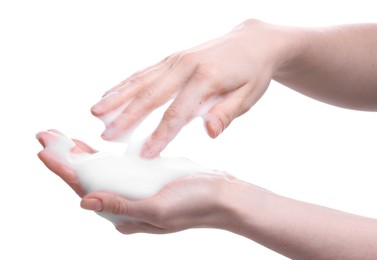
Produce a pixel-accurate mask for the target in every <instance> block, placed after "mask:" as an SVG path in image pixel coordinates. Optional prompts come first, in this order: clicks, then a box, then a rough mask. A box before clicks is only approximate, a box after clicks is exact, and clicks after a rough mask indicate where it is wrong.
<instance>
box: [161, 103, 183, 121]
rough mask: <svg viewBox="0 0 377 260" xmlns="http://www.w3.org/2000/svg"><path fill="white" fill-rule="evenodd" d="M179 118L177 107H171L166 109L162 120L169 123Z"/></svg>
mask: <svg viewBox="0 0 377 260" xmlns="http://www.w3.org/2000/svg"><path fill="white" fill-rule="evenodd" d="M178 117H179V110H178V108H177V106H175V105H171V106H170V107H169V108H168V109H166V111H165V113H164V115H163V117H162V119H163V120H166V121H170V120H173V119H176V118H178Z"/></svg>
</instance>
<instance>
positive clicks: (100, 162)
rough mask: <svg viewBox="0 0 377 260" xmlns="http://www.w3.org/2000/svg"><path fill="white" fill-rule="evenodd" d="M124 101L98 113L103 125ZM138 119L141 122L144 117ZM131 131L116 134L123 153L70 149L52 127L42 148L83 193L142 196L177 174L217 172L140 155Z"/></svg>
mask: <svg viewBox="0 0 377 260" xmlns="http://www.w3.org/2000/svg"><path fill="white" fill-rule="evenodd" d="M215 102H216V99H211V100H209V101H208V102H207V104H204V105H203V106H202V107H201V109H200V111H198V113H199V115H201V116H204V115H205V114H206V113H207V112H208V110H209V109H210V107H211V106H212V105H213V104H214V103H215ZM127 105H128V104H123V105H121V106H120V107H118V108H117V109H115V110H113V111H112V112H110V113H107V114H106V115H104V116H102V117H101V118H100V119H101V120H102V121H103V122H104V124H105V127H107V126H108V125H109V124H110V123H111V122H112V121H113V120H114V119H115V118H117V117H118V116H119V115H120V113H121V112H122V111H123V110H124V109H125V108H126V107H127ZM168 105H169V104H166V105H165V107H164V106H163V107H161V108H160V109H158V110H157V111H154V114H156V113H159V112H158V111H160V112H161V111H162V110H165V108H166V106H168ZM152 114H153V113H152ZM199 115H198V116H199ZM151 118H153V116H151V115H149V116H148V119H149V120H151ZM158 118H161V116H158ZM142 121H143V124H145V120H142ZM140 123H141V122H140ZM135 128H136V127H135ZM135 128H134V129H133V130H135ZM147 129H148V131H150V129H154V128H151V127H150V126H149V127H147ZM141 130H143V129H141ZM138 131H139V132H140V128H138ZM132 132H133V131H128V133H126V134H125V135H124V136H122V137H121V138H120V139H121V140H122V141H126V142H127V143H128V149H127V152H126V153H125V154H123V155H115V154H110V153H105V152H97V153H94V154H88V153H81V154H77V153H72V152H71V150H72V148H73V147H74V146H75V143H74V142H73V141H72V140H71V139H69V138H68V137H66V136H64V135H63V134H59V133H57V132H53V131H49V133H50V134H51V135H53V136H54V137H55V138H54V140H53V141H50V142H48V143H47V144H46V147H45V150H47V151H49V152H51V153H53V154H55V157H56V158H58V160H60V163H62V164H64V165H66V166H67V167H68V168H70V169H72V170H73V171H74V172H75V174H76V176H77V178H78V181H79V183H80V185H81V187H82V188H83V189H84V192H85V193H92V192H96V191H109V192H114V193H117V194H120V195H122V196H125V197H127V198H130V199H142V198H146V197H149V196H152V195H154V194H156V193H157V192H158V191H159V190H160V189H161V188H162V187H164V186H165V185H166V184H168V183H169V182H171V181H173V180H175V179H178V178H181V177H185V176H192V175H198V174H219V173H218V172H217V171H213V170H210V169H207V168H204V167H202V166H199V165H197V164H195V163H193V162H192V161H190V160H188V159H184V158H162V157H157V158H155V159H152V160H146V159H142V158H140V156H139V154H140V150H141V147H142V143H143V142H141V141H137V142H136V141H135V139H137V138H135V137H132V142H131V138H130V137H131V134H132ZM141 132H142V131H141ZM149 134H150V132H149V133H148V135H149ZM125 136H126V137H127V138H125ZM144 136H145V134H144ZM144 139H145V138H143V139H141V140H144ZM139 140H140V138H139ZM117 141H119V139H118V140H117ZM100 215H101V216H102V217H105V218H107V219H109V220H110V221H112V222H113V223H117V222H118V221H119V220H122V219H123V220H124V219H127V220H128V221H129V220H130V219H129V218H124V217H119V216H114V215H111V214H103V213H100ZM134 221H135V220H134Z"/></svg>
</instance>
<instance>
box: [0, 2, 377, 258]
mask: <svg viewBox="0 0 377 260" xmlns="http://www.w3.org/2000/svg"><path fill="white" fill-rule="evenodd" d="M344 2H347V3H344ZM373 6H375V5H374V4H373V1H362V0H357V1H356V0H355V1H310V2H309V1H289V0H286V1H278V0H276V1H272V0H269V1H268V0H264V1H254V0H248V1H241V0H232V1H203V0H202V1H196V0H195V1H194V0H191V1H185V2H183V1H153V0H150V1H147V0H141V1H140V0H139V1H93V0H91V1H67V0H66V1H17V0H15V1H3V0H1V1H0V88H1V92H0V94H1V101H0V110H1V119H2V123H1V125H2V127H1V130H0V131H1V135H0V138H1V140H0V141H1V142H0V145H1V150H0V151H1V164H0V167H1V168H0V174H1V176H2V177H1V182H0V192H1V196H0V198H1V208H0V210H1V222H0V239H1V241H2V243H1V250H0V259H31V258H32V259H80V258H84V259H151V258H154V257H155V258H157V259H161V258H164V259H193V258H195V259H206V258H208V259H214V258H220V257H221V258H222V259H226V258H228V259H229V258H232V259H284V258H283V257H282V256H280V255H278V254H275V253H274V252H271V251H270V250H268V249H266V248H264V247H262V246H260V245H258V244H256V243H254V242H253V241H250V240H248V239H246V238H243V237H240V236H237V235H234V234H232V233H228V232H225V231H221V230H209V229H197V230H188V231H184V232H180V233H175V234H169V235H162V236H161V235H159V236H158V235H148V234H137V235H131V236H125V235H121V234H120V233H118V232H117V231H116V230H115V229H114V228H113V227H112V225H111V223H109V222H107V221H105V220H103V219H101V218H99V217H98V216H96V215H95V214H94V213H92V212H88V211H84V210H82V209H80V207H79V201H80V200H79V198H78V197H77V196H76V195H75V194H74V193H73V192H72V191H71V190H70V189H69V188H68V186H67V185H65V184H64V183H63V182H62V181H61V180H60V179H59V178H57V177H56V176H55V175H54V174H52V173H51V172H50V171H49V170H47V168H45V166H44V165H43V164H42V163H41V162H40V161H39V160H38V158H37V156H36V154H37V152H38V151H39V150H40V149H41V147H40V145H39V143H38V142H37V140H36V139H35V138H34V135H35V133H36V132H38V131H40V130H45V129H50V128H56V129H59V130H61V131H63V132H64V133H66V134H68V135H70V136H73V137H76V138H80V139H83V140H84V141H87V142H88V143H89V144H91V145H93V146H94V147H97V148H106V147H108V146H109V145H108V144H105V142H104V141H102V140H101V139H100V138H99V135H100V134H101V131H102V130H103V126H102V124H101V122H100V121H99V120H97V119H95V118H94V117H92V116H91V114H90V112H89V109H90V107H91V105H93V104H94V103H95V102H96V101H97V100H98V99H99V98H100V96H101V95H102V93H103V92H104V91H105V90H106V89H108V88H110V87H112V86H113V85H114V84H116V83H118V82H119V81H120V80H122V79H124V78H125V77H127V76H128V75H129V74H131V73H133V72H134V71H136V70H138V69H141V68H143V67H145V66H147V65H150V64H152V63H155V62H157V61H159V60H160V59H162V58H164V57H165V56H167V55H168V54H170V53H172V52H175V51H179V50H182V49H185V48H189V47H192V46H194V45H197V44H199V43H201V42H203V41H206V40H209V39H211V38H214V37H217V36H220V35H222V34H224V33H226V32H228V31H229V30H230V29H232V28H233V27H234V26H236V25H237V24H239V23H241V22H242V21H244V20H245V19H247V18H258V19H261V20H264V21H267V22H271V23H278V24H289V25H299V26H322V25H332V24H340V23H353V22H377V21H376V19H377V18H376V13H375V8H373ZM376 133H377V114H376V113H366V112H358V111H350V110H345V109H340V108H336V107H332V106H329V105H326V104H322V103H320V102H317V101H314V100H311V99H309V98H307V97H304V96H301V95H299V94H297V93H295V92H293V91H291V90H289V89H287V88H285V87H282V86H281V85H279V84H277V83H275V82H273V83H272V84H271V86H270V88H269V90H268V91H267V93H266V94H265V96H264V97H263V98H262V100H261V101H260V102H259V103H258V104H257V105H256V106H255V107H254V108H253V109H252V110H251V111H250V112H248V113H247V114H245V115H244V116H243V117H241V118H239V119H237V120H236V121H234V123H233V124H232V125H231V126H230V128H229V129H227V130H226V131H225V132H224V133H223V134H222V136H220V137H219V138H218V139H216V140H212V139H210V138H208V137H207V136H206V134H205V131H204V129H203V127H202V122H201V121H200V120H195V121H194V122H192V123H191V124H190V125H189V126H188V127H186V128H185V129H184V130H183V131H182V133H181V134H180V135H179V136H178V137H177V138H176V139H175V141H174V142H173V143H171V145H170V146H169V147H168V148H167V150H166V151H165V155H172V156H184V157H188V158H190V159H192V160H194V161H197V162H200V163H202V164H204V165H206V166H209V167H212V168H216V169H221V170H226V171H228V172H230V173H232V174H233V175H235V176H236V177H238V178H240V179H243V180H245V181H248V182H252V183H255V184H257V185H260V186H263V187H265V188H267V189H270V190H272V191H274V192H277V193H280V194H282V195H286V196H289V197H292V198H295V199H300V200H304V201H307V202H312V203H316V204H320V205H324V206H329V207H333V208H337V209H340V210H344V211H348V212H352V213H356V214H361V215H365V216H369V217H377V206H376V203H375V198H376V196H377V189H376V188H375V181H374V180H375V174H376V173H377V166H376V147H377V138H376ZM193 140H195V142H193ZM118 148H119V147H118ZM122 149H123V148H122ZM235 257H236V258H235Z"/></svg>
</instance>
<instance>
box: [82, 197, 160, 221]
mask: <svg viewBox="0 0 377 260" xmlns="http://www.w3.org/2000/svg"><path fill="white" fill-rule="evenodd" d="M148 201H149V200H148V199H145V200H130V199H127V198H125V197H122V196H120V195H117V194H114V193H110V192H94V193H90V194H88V195H86V196H85V197H83V198H82V200H81V203H80V206H81V207H82V208H83V209H87V210H93V211H96V212H104V213H110V214H113V215H117V216H128V217H131V218H139V219H145V218H146V216H148V215H150V214H151V211H152V210H153V209H152V205H153V203H150V202H148Z"/></svg>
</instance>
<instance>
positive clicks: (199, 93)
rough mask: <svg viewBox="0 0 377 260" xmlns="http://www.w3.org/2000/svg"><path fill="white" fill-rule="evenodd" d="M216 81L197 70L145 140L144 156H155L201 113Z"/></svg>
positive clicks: (142, 152)
mask: <svg viewBox="0 0 377 260" xmlns="http://www.w3.org/2000/svg"><path fill="white" fill-rule="evenodd" d="M214 85H216V82H215V81H213V80H212V77H207V75H204V74H202V73H197V72H195V73H194V75H193V76H192V77H191V79H190V80H189V81H188V82H187V84H186V85H185V87H184V89H183V90H182V92H181V93H180V94H179V95H178V96H177V98H176V99H175V100H174V102H173V103H172V104H171V105H170V106H169V107H168V109H167V110H166V111H165V113H164V115H163V117H162V119H161V122H160V124H159V125H158V127H157V128H156V130H155V131H154V132H153V133H152V135H151V136H150V138H149V139H148V140H147V141H146V142H145V144H144V146H143V149H142V151H141V156H142V157H143V158H153V157H156V156H158V155H159V154H160V152H161V151H162V150H163V149H164V148H165V147H166V146H167V145H168V143H169V142H170V141H171V140H173V138H174V137H175V136H176V135H177V134H178V133H179V131H180V130H181V129H182V128H183V127H184V126H185V125H186V124H188V123H189V122H190V121H191V120H192V119H193V118H194V117H196V116H198V115H199V111H201V110H202V109H203V107H205V106H206V105H207V103H208V102H209V100H210V99H211V98H212V97H211V96H212V95H213V94H212V93H211V92H213V91H214V89H215V88H214Z"/></svg>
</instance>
